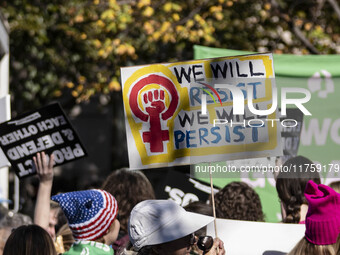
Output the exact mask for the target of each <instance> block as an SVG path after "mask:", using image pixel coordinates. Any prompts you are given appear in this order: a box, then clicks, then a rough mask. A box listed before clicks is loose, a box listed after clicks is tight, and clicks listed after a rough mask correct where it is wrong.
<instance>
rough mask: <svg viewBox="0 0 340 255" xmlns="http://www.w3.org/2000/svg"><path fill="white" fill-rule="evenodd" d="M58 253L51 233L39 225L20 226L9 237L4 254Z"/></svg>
mask: <svg viewBox="0 0 340 255" xmlns="http://www.w3.org/2000/svg"><path fill="white" fill-rule="evenodd" d="M47 254H48V255H57V252H56V250H55V248H54V244H53V241H52V239H51V237H50V235H49V234H48V233H47V231H46V230H44V229H43V228H42V227H39V226H37V225H28V226H26V225H24V226H20V227H18V228H17V229H15V230H14V231H13V233H12V234H11V235H10V236H9V238H8V239H7V242H6V244H5V248H4V253H3V255H47Z"/></svg>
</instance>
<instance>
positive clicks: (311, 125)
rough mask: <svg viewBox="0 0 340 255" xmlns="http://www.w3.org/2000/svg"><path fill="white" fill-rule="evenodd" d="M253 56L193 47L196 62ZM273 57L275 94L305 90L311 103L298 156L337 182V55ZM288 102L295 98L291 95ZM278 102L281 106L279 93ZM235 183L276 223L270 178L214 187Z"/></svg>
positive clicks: (339, 69) (339, 133)
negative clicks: (248, 188) (251, 190)
mask: <svg viewBox="0 0 340 255" xmlns="http://www.w3.org/2000/svg"><path fill="white" fill-rule="evenodd" d="M252 53H253V52H246V51H237V50H227V49H218V48H210V47H205V46H198V45H196V46H194V56H195V59H205V58H216V57H226V56H237V55H245V54H252ZM273 55H274V70H275V77H276V86H277V88H278V91H280V90H281V88H284V87H290V88H304V89H308V90H309V91H310V93H311V99H310V100H309V101H308V102H307V103H305V104H304V106H305V107H306V108H307V110H308V111H309V112H310V113H311V114H312V115H311V116H307V115H305V116H304V119H303V126H302V131H301V137H300V145H299V150H298V155H302V156H305V157H307V158H309V159H311V160H312V161H313V162H314V163H316V164H317V168H318V171H320V174H321V178H322V182H323V183H325V184H329V183H330V182H332V181H335V180H338V179H339V178H340V174H339V166H340V153H339V152H340V150H339V149H340V147H339V145H340V103H339V98H340V55H303V56H297V55H291V54H284V55H278V54H273ZM297 95H298V94H297ZM300 97H301V95H300ZM289 98H296V97H294V95H293V96H291V97H289ZM278 99H279V100H278V103H279V106H280V103H281V101H280V93H279V97H278ZM288 107H290V106H289V105H288ZM235 180H237V181H245V182H247V183H249V184H251V185H252V186H253V187H255V190H256V191H257V192H258V194H259V195H260V197H261V202H262V206H263V209H264V213H265V215H266V221H269V222H277V221H279V219H280V216H279V215H280V204H279V202H278V197H277V193H276V189H275V181H273V180H272V179H270V178H269V179H264V178H262V180H261V179H260V178H259V179H256V178H253V177H252V176H249V178H247V177H245V176H242V177H241V176H240V178H236V179H223V178H216V179H214V185H216V186H218V187H224V186H225V185H226V184H227V183H229V182H231V181H235Z"/></svg>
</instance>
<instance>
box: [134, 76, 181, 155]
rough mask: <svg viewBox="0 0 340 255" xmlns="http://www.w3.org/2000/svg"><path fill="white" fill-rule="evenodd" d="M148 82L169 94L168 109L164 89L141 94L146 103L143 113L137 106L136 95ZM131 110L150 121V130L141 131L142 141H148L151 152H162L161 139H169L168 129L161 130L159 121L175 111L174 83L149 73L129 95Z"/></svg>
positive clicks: (143, 119)
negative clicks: (160, 87) (161, 87)
mask: <svg viewBox="0 0 340 255" xmlns="http://www.w3.org/2000/svg"><path fill="white" fill-rule="evenodd" d="M150 84H158V85H160V86H163V87H164V88H165V89H166V90H167V91H168V92H169V93H170V95H171V102H170V104H169V107H168V109H166V106H165V103H164V101H165V96H164V90H153V91H147V92H145V93H144V94H143V101H144V104H145V105H146V107H145V111H146V112H147V113H144V112H143V111H142V110H141V109H140V108H139V106H138V101H137V99H138V95H139V92H140V91H141V89H142V88H143V87H145V86H147V85H150ZM129 102H130V107H131V111H132V112H133V113H134V115H135V116H136V117H137V118H139V119H140V120H141V121H143V122H150V130H149V131H145V132H143V142H144V143H150V151H151V152H163V151H164V149H163V141H169V130H162V126H161V121H162V120H163V121H164V120H167V119H169V118H170V117H171V116H172V115H173V114H174V112H175V111H176V108H177V105H178V94H177V90H176V87H175V85H174V84H173V83H172V82H171V81H170V80H169V79H167V78H165V77H163V76H159V75H155V74H151V75H149V76H147V77H145V78H143V79H141V80H140V81H138V82H137V83H136V84H135V85H134V87H133V88H132V90H131V93H130V97H129Z"/></svg>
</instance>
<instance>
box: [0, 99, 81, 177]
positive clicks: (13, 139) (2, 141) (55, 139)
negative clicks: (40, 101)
mask: <svg viewBox="0 0 340 255" xmlns="http://www.w3.org/2000/svg"><path fill="white" fill-rule="evenodd" d="M0 147H1V148H2V150H3V152H4V154H5V155H6V157H7V159H8V160H9V162H10V163H11V165H12V168H13V169H14V170H15V172H16V174H17V176H18V177H19V178H23V177H26V176H30V175H33V174H35V173H36V171H35V169H34V167H33V166H32V162H33V160H32V158H33V156H35V155H36V153H37V152H41V151H44V152H45V153H46V154H48V155H50V154H52V153H53V154H54V159H55V165H62V164H65V163H67V162H70V161H73V160H76V159H79V158H82V157H85V156H86V155H87V153H86V151H85V148H84V147H83V145H82V144H81V142H80V139H79V137H78V135H77V134H76V132H75V130H74V129H73V127H72V126H71V124H70V122H69V121H68V119H67V117H66V115H65V114H64V112H63V111H62V109H61V107H60V105H59V104H57V103H55V104H51V105H48V106H46V107H43V108H41V109H38V110H36V111H32V112H29V113H26V114H22V115H20V116H18V117H16V118H13V119H11V120H10V121H7V122H4V123H2V124H0Z"/></svg>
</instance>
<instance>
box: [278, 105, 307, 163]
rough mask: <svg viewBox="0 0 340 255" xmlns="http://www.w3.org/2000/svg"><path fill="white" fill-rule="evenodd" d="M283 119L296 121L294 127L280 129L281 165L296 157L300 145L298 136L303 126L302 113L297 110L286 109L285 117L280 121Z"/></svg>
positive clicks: (281, 118)
mask: <svg viewBox="0 0 340 255" xmlns="http://www.w3.org/2000/svg"><path fill="white" fill-rule="evenodd" d="M283 119H288V120H289V119H293V120H295V121H296V126H295V127H282V129H281V137H282V148H283V156H282V163H284V162H286V161H287V160H288V159H290V158H292V157H296V156H297V153H298V149H299V144H300V135H301V130H302V124H303V113H302V112H301V111H300V110H299V109H297V108H290V109H287V115H286V116H281V117H280V120H283Z"/></svg>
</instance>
